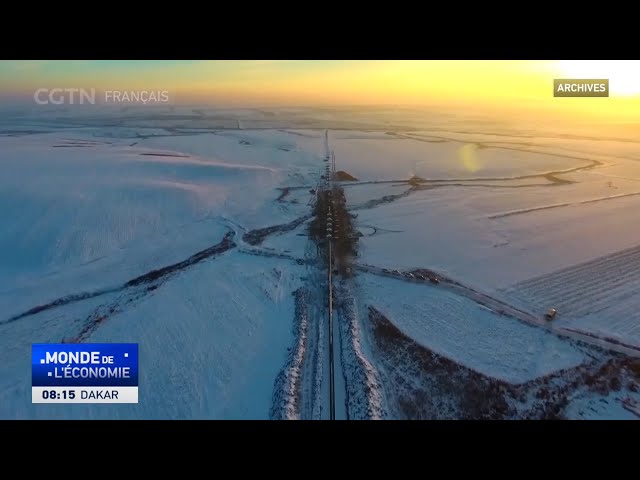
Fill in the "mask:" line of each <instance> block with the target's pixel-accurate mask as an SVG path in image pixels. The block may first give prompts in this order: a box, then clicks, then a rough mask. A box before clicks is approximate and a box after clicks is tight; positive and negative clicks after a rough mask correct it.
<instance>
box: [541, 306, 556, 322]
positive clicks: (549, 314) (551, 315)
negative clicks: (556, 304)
mask: <svg viewBox="0 0 640 480" xmlns="http://www.w3.org/2000/svg"><path fill="white" fill-rule="evenodd" d="M556 313H557V311H556V309H555V308H550V309H549V310H547V313H545V314H544V317H545V318H546V319H547V320H553V319H554V318H556Z"/></svg>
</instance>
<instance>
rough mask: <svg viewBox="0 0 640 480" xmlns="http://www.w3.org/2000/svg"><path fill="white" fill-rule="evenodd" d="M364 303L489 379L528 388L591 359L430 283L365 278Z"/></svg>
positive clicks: (362, 282) (362, 279) (547, 335)
mask: <svg viewBox="0 0 640 480" xmlns="http://www.w3.org/2000/svg"><path fill="white" fill-rule="evenodd" d="M358 283H359V288H360V289H361V291H363V292H364V293H363V296H362V299H361V301H363V302H364V303H365V304H367V305H373V306H374V307H375V308H376V309H377V310H379V311H380V312H381V313H382V314H384V315H385V316H386V317H387V318H388V319H389V320H390V321H391V322H392V323H393V324H394V325H395V326H396V327H398V328H399V329H400V331H401V332H402V333H404V334H405V335H407V336H409V337H410V338H412V339H414V340H415V341H416V342H417V343H419V344H421V345H423V346H426V347H428V348H429V349H430V350H432V351H434V352H436V353H438V354H440V355H444V356H446V357H448V358H451V359H452V360H454V361H456V362H457V363H459V364H462V365H465V366H467V367H468V368H472V369H474V370H477V371H479V372H481V373H483V374H485V375H487V376H490V377H494V378H498V379H501V380H505V381H508V382H510V383H513V384H517V383H523V382H526V381H528V380H531V379H533V378H536V377H539V376H542V375H546V374H549V373H551V372H553V371H557V370H561V369H564V368H570V367H574V366H576V365H578V364H580V363H582V362H584V361H585V360H586V358H585V357H584V355H583V354H582V353H581V352H580V351H579V350H577V349H576V348H575V347H574V346H573V345H571V344H569V343H567V342H565V341H563V340H561V339H560V338H558V337H557V336H555V335H553V334H550V333H548V332H546V331H544V330H541V329H538V328H536V327H533V326H529V325H526V324H524V323H520V322H517V321H514V320H513V319H510V318H507V317H501V316H499V315H496V314H495V313H493V312H491V311H490V310H488V309H487V308H484V307H482V306H480V305H478V304H477V303H475V302H473V301H472V300H470V299H467V298H464V297H460V296H458V295H456V294H454V293H451V292H449V291H445V290H443V289H441V288H438V287H432V286H431V285H429V284H415V283H407V282H403V281H400V280H395V279H391V278H386V277H378V276H374V275H370V274H363V275H361V276H359V277H358Z"/></svg>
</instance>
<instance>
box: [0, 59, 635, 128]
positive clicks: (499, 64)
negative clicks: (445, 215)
mask: <svg viewBox="0 0 640 480" xmlns="http://www.w3.org/2000/svg"><path fill="white" fill-rule="evenodd" d="M554 78H609V79H610V90H611V96H610V97H609V98H554V97H553V79H554ZM38 88H84V89H90V88H95V89H96V90H98V91H101V90H123V91H124V90H128V91H131V90H166V91H168V92H169V94H170V96H171V100H172V102H175V103H207V104H213V105H216V104H217V105H246V106H252V105H271V104H278V105H318V104H326V105H367V104H375V105H416V106H420V105H434V104H444V105H446V104H451V105H468V106H477V107H489V108H491V107H496V108H507V107H518V106H524V107H528V106H530V107H537V108H546V109H549V111H558V112H572V113H575V114H582V113H591V114H596V115H605V116H614V117H616V116H619V117H620V118H633V117H634V116H637V115H638V112H640V61H507V60H489V61H482V60H472V61H458V60H455V61H453V60H451V61H446V60H437V61H435V60H419V61H410V60H379V61H373V60H362V61H358V60H205V61H190V60H156V61H134V60H118V61H116V60H77V61H72V60H64V61H62V60H61V61H57V60H43V61H34V60H28V61H0V96H1V97H2V98H3V99H23V100H27V101H28V100H29V99H31V100H33V93H34V92H35V90H36V89H38Z"/></svg>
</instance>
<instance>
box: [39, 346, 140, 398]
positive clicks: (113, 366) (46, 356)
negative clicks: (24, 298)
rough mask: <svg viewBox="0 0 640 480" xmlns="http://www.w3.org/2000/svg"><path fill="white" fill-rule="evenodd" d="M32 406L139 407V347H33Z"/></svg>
mask: <svg viewBox="0 0 640 480" xmlns="http://www.w3.org/2000/svg"><path fill="white" fill-rule="evenodd" d="M31 397H32V398H31V401H32V403H138V344H137V343H81V344H68V343H34V344H33V345H32V347H31Z"/></svg>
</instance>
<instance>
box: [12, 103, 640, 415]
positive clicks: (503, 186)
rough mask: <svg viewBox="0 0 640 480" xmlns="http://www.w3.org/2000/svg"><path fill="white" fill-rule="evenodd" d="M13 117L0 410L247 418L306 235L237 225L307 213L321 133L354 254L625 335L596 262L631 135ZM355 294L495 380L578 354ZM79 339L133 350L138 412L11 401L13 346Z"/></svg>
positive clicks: (415, 121)
mask: <svg viewBox="0 0 640 480" xmlns="http://www.w3.org/2000/svg"><path fill="white" fill-rule="evenodd" d="M35 113H38V114H37V115H35V114H34V112H31V113H30V114H28V115H23V114H17V113H15V112H0V169H1V171H2V174H1V175H0V206H1V207H2V208H0V223H1V224H2V225H3V228H2V229H1V230H0V265H2V268H0V338H1V339H2V340H0V342H2V347H3V348H1V349H0V356H2V358H0V364H1V365H2V367H0V400H1V401H0V405H1V407H0V417H1V418H87V417H89V418H267V417H268V415H269V409H270V407H271V401H272V396H273V388H274V381H275V379H276V376H277V375H278V372H279V371H281V369H282V367H283V365H284V364H285V361H286V358H287V355H288V353H289V352H290V351H289V350H287V349H288V348H290V347H292V346H293V345H294V344H295V339H294V337H293V319H294V307H295V302H294V296H293V295H292V293H293V292H294V291H295V290H296V289H298V288H299V287H300V286H301V285H302V284H303V283H304V279H303V277H304V276H305V275H306V273H307V271H306V270H305V269H306V267H304V266H301V265H299V264H297V263H296V261H295V260H296V259H303V258H305V255H306V254H308V251H306V249H308V246H309V243H308V239H307V237H306V236H304V235H302V234H304V233H305V225H306V224H305V223H302V224H300V225H298V226H297V227H295V228H292V229H284V230H277V231H275V232H272V233H270V234H268V235H267V236H266V237H265V238H264V239H263V241H262V242H261V243H260V244H259V245H254V246H249V245H246V244H244V242H243V241H242V236H243V234H244V233H246V232H247V231H249V230H252V229H259V228H264V227H270V226H275V225H284V224H288V223H289V222H292V221H295V220H296V219H299V218H301V217H302V216H304V215H307V214H309V212H310V206H309V204H308V202H309V199H310V197H311V195H312V194H311V193H310V192H309V189H311V188H314V187H315V186H316V185H317V182H318V177H319V175H320V174H321V172H322V170H323V168H324V163H323V162H322V155H323V148H324V142H323V135H324V129H325V128H328V129H330V135H329V137H330V143H331V147H332V149H333V150H334V152H335V155H336V162H337V168H338V170H344V171H346V172H347V173H349V174H351V175H353V176H355V177H356V178H357V179H358V181H357V182H353V183H350V182H344V185H345V195H346V198H347V202H348V204H349V206H350V207H351V208H353V213H354V215H357V218H356V219H355V223H356V228H357V229H358V231H360V232H361V233H362V235H363V237H361V238H360V241H359V257H358V258H357V259H356V261H357V262H359V263H363V264H369V265H374V266H377V267H386V268H393V269H395V268H399V269H404V270H410V269H415V268H420V267H422V268H428V269H433V270H435V271H438V272H442V273H444V274H448V275H450V276H451V277H452V278H453V279H456V280H459V281H460V282H462V283H464V284H465V285H468V286H471V287H473V288H476V289H478V290H479V291H481V292H486V293H489V294H491V295H493V296H495V297H497V298H500V299H501V300H503V301H505V302H507V303H510V304H513V305H516V306H518V307H520V308H523V309H527V310H529V311H532V312H533V313H534V314H540V313H541V312H542V311H544V310H545V309H546V308H548V306H549V304H550V303H554V305H555V304H556V303H557V304H558V305H559V317H558V325H559V326H561V327H563V328H567V329H569V328H570V329H574V330H578V331H581V332H585V333H589V334H594V335H598V336H600V337H603V338H604V337H606V338H612V339H615V340H616V341H619V342H623V343H627V344H632V345H640V333H639V332H640V327H639V325H640V318H638V316H637V315H636V314H634V312H636V311H638V310H639V309H638V308H637V306H638V304H639V303H638V302H640V299H638V296H637V295H636V291H637V288H635V287H637V285H636V284H637V282H638V278H636V277H637V275H636V274H635V271H636V270H637V269H635V267H634V265H635V263H633V262H625V261H624V260H620V258H619V256H620V255H623V254H624V251H626V250H627V249H633V248H634V247H637V246H638V245H640V234H638V229H637V228H636V224H637V222H636V216H637V215H636V214H635V213H634V212H637V211H638V208H639V207H640V143H638V142H637V140H635V138H636V136H634V133H633V130H632V129H631V128H622V127H620V128H619V129H617V130H614V129H613V128H604V127H598V128H587V126H584V125H576V126H566V127H564V128H557V127H553V128H552V127H548V128H547V127H541V126H539V125H536V124H534V123H533V122H532V123H528V124H525V123H524V122H522V123H521V124H518V125H515V124H510V123H509V122H504V121H499V120H496V119H489V120H487V119H481V118H473V117H471V116H466V117H464V116H455V115H450V114H446V113H437V114H435V113H434V114H430V115H423V114H417V113H415V112H411V111H409V110H403V109H396V110H377V109H354V110H348V109H344V110H342V111H331V110H318V111H313V110H309V109H280V110H278V111H269V110H264V109H243V110H224V109H215V108H208V107H206V108H203V107H199V106H194V107H163V108H159V109H154V110H151V109H149V110H145V109H137V110H136V109H114V110H112V111H110V112H109V113H108V114H105V113H104V112H103V111H101V110H100V111H94V110H89V109H88V110H86V111H83V112H81V113H78V112H71V111H62V110H58V111H56V112H53V111H50V112H44V114H43V112H42V111H40V112H35ZM594 132H595V133H594ZM414 176H416V177H420V178H419V179H417V180H418V183H415V180H416V179H415V178H414V182H413V183H409V182H408V181H409V180H410V179H411V178H412V177H414ZM367 182H371V183H367ZM380 182H382V183H380ZM385 182H386V183H385ZM288 187H294V188H288ZM230 229H231V230H233V231H235V233H236V235H235V238H234V240H233V241H234V242H235V244H236V245H235V246H234V247H233V248H232V249H231V250H229V251H226V252H225V253H223V254H221V255H217V256H215V257H212V258H209V259H207V260H204V261H202V262H200V263H197V264H195V265H191V266H189V267H188V268H185V269H181V270H180V271H178V272H177V273H175V274H172V275H171V276H169V277H168V278H166V279H163V280H162V282H160V283H159V284H158V285H157V288H155V289H153V290H147V289H145V288H122V287H123V284H125V282H127V281H130V280H132V279H134V278H135V277H137V276H139V275H143V274H145V273H147V272H149V271H151V270H154V269H158V268H161V267H164V266H166V265H171V264H175V263H177V262H180V261H182V260H184V259H186V258H188V257H190V256H191V255H193V254H194V253H196V252H199V251H201V250H203V249H206V248H209V247H211V246H212V245H215V244H217V243H218V242H220V241H221V240H222V237H223V235H225V233H226V232H228V231H229V230H230ZM251 249H253V253H254V254H253V255H249V254H247V253H248V250H251ZM619 252H623V254H621V253H619ZM255 253H260V255H255ZM264 255H267V256H264ZM268 255H275V256H274V257H273V258H268ZM624 258H627V260H629V258H631V257H624ZM594 259H605V260H594ZM616 259H617V260H616ZM633 259H635V257H633ZM590 262H595V263H590ZM598 262H599V263H598ZM594 265H595V267H594ZM556 272H557V273H556ZM355 285H356V287H357V288H355V290H354V292H353V295H354V298H355V299H356V303H357V304H356V305H354V308H355V309H357V311H358V312H360V313H359V319H360V321H361V322H365V323H366V315H365V314H366V312H367V308H366V306H367V305H374V306H375V307H376V308H378V309H379V310H380V311H381V312H382V313H383V314H384V315H385V316H387V317H388V319H389V321H390V322H392V323H393V325H395V326H396V327H397V328H398V329H399V330H400V331H401V332H402V334H403V335H406V336H408V337H410V338H411V339H413V340H414V341H415V342H417V344H419V345H421V346H423V347H426V348H428V349H430V350H431V351H433V352H436V353H437V354H439V355H441V356H442V358H444V359H447V361H449V360H450V361H454V362H456V363H457V364H459V365H462V366H464V368H468V369H469V370H470V371H473V372H477V373H478V374H482V375H485V376H486V377H487V378H492V379H496V381H498V380H499V381H505V382H508V383H510V384H522V383H523V382H533V381H536V379H539V378H542V377H545V376H549V375H555V374H557V372H559V371H563V370H564V369H569V370H571V369H579V368H583V366H584V364H585V362H588V361H589V358H590V357H589V355H587V354H585V351H584V350H583V349H581V348H578V347H577V346H576V343H575V342H570V341H567V340H564V339H561V338H560V337H558V336H554V335H551V334H549V333H546V332H544V331H542V330H540V329H538V328H535V327H532V326H528V325H525V324H523V323H520V322H518V321H517V320H515V319H512V318H508V317H506V316H499V315H495V314H494V313H492V312H490V311H488V310H486V309H483V308H482V307H480V306H479V305H478V304H477V303H474V302H473V301H472V300H470V299H468V298H464V297H461V296H459V295H457V294H455V293H453V292H442V291H439V290H438V289H437V287H431V286H429V285H416V284H410V283H407V282H400V281H398V280H393V279H389V278H381V277H376V276H373V275H369V274H358V275H357V276H356V278H355ZM308 286H309V285H307V287H308ZM552 286H553V288H552ZM543 287H544V288H543ZM103 290H110V291H109V292H107V293H103V294H101V295H99V296H97V297H95V298H91V299H87V300H82V301H77V302H72V303H69V304H68V305H64V306H60V307H57V308H53V309H51V310H47V311H46V312H42V313H38V314H35V315H31V316H26V317H23V318H20V319H18V320H15V321H10V320H11V319H12V318H15V316H16V315H19V314H20V313H22V312H25V311H26V310H29V309H31V308H33V307H35V306H38V305H42V304H46V303H48V302H51V301H53V300H55V299H57V298H60V297H65V296H68V295H72V294H79V293H83V292H96V291H98V292H101V291H103ZM111 310H113V311H111ZM105 311H106V312H108V315H107V316H108V318H107V319H106V320H105V321H97V320H96V318H98V317H101V316H102V315H103V314H104V312H105ZM92 322H93V323H92ZM365 323H363V324H361V325H360V330H361V334H362V338H361V339H359V340H360V344H359V345H358V349H359V351H361V352H362V355H363V359H364V360H366V361H367V362H370V365H369V364H368V363H367V365H369V366H370V368H371V369H372V375H374V374H375V372H373V370H375V368H378V367H380V368H385V366H386V367H387V368H389V364H388V363H386V364H385V363H384V362H382V363H378V364H377V363H376V361H375V357H376V355H378V354H379V351H378V350H377V349H376V348H374V347H373V346H372V342H373V340H372V337H370V333H368V331H367V328H365V327H366V324H365ZM88 324H91V325H92V326H91V328H89V329H86V327H87V325H88ZM356 330H357V329H356ZM82 332H85V333H82ZM78 335H79V337H78V338H80V339H81V341H96V342H98V341H126V342H138V343H139V344H140V358H141V375H142V376H141V390H140V398H141V402H140V404H138V405H116V406H102V405H97V406H91V405H84V406H83V405H76V406H74V408H73V409H71V408H68V407H66V406H64V405H54V406H44V405H31V403H30V400H29V395H30V394H29V386H30V385H29V378H30V375H29V372H28V357H29V354H30V344H31V343H34V342H46V341H50V342H57V341H60V340H62V339H63V338H65V339H66V338H74V336H78ZM338 343H339V342H338ZM162 349H165V350H162ZM166 349H168V351H170V352H174V353H173V354H165V355H162V351H166ZM585 355H586V356H585ZM365 357H366V358H365ZM364 360H362V361H364ZM147 362H148V363H147ZM368 368H369V367H368ZM584 368H586V367H584ZM407 371H408V370H407ZM185 372H186V373H185ZM405 373H406V372H405ZM374 376H375V375H374ZM372 378H373V377H372ZM376 378H377V377H376ZM348 388H349V386H348V385H347V386H343V387H342V388H341V390H348ZM159 390H160V391H161V392H162V395H156V392H158V391H159ZM143 400H144V401H143ZM378 400H379V399H378ZM387 401H389V399H387ZM590 401H591V400H589V399H588V396H587V397H580V398H577V397H576V399H574V400H572V402H573V403H571V406H570V408H569V407H568V410H567V411H568V412H571V415H570V416H572V417H584V416H590V417H589V418H599V417H607V416H612V415H613V416H614V417H623V416H624V415H627V413H628V410H620V411H618V410H616V411H615V412H613V413H612V411H613V410H611V408H613V407H611V408H609V409H608V410H606V409H605V410H606V411H604V410H602V409H600V410H599V409H598V408H595V407H594V406H593V404H591V403H588V402H590ZM380 402H382V400H380ZM580 402H582V403H580ZM585 402H586V403H585ZM614 403H615V402H611V404H612V405H613V404H614ZM600 404H604V402H600ZM618 404H619V402H618V403H615V405H618ZM380 408H381V409H383V408H386V406H385V405H382V406H381V407H380ZM616 408H617V407H616ZM381 411H382V410H381ZM389 411H391V412H393V411H394V409H393V408H390V409H389ZM585 412H586V413H585ZM589 412H590V413H589ZM623 412H627V413H623ZM625 418H626V417H625Z"/></svg>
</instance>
